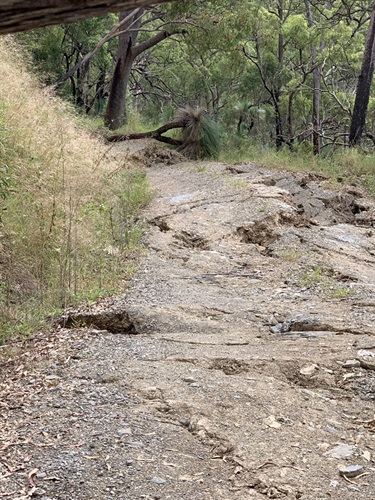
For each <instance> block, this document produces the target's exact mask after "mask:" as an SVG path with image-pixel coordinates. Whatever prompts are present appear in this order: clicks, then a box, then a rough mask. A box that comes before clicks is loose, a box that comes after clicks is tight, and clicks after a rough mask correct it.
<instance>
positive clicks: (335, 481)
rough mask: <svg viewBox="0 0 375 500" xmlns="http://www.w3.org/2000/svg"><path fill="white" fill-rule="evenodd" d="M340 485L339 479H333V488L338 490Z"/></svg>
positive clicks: (331, 484) (331, 483)
mask: <svg viewBox="0 0 375 500" xmlns="http://www.w3.org/2000/svg"><path fill="white" fill-rule="evenodd" d="M339 484H340V483H339V482H338V481H337V479H333V480H332V481H331V482H330V483H329V485H330V486H331V488H337V486H338V485H339Z"/></svg>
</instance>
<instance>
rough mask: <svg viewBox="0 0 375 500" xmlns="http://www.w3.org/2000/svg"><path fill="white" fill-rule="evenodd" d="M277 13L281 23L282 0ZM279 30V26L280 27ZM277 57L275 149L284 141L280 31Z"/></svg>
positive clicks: (274, 100)
mask: <svg viewBox="0 0 375 500" xmlns="http://www.w3.org/2000/svg"><path fill="white" fill-rule="evenodd" d="M277 13H278V17H279V19H280V23H281V24H282V22H283V19H284V0H278V4H277ZM280 30H281V28H280ZM277 52H278V54H277V57H278V63H279V64H278V75H277V76H278V78H276V81H275V83H274V85H275V87H274V90H273V102H274V110H275V129H276V149H277V150H279V149H280V148H281V146H282V145H283V142H284V134H283V121H282V116H281V110H280V95H281V85H282V82H281V80H282V71H283V64H284V37H283V34H282V32H281V31H280V33H279V36H278V48H277Z"/></svg>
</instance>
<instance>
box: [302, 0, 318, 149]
mask: <svg viewBox="0 0 375 500" xmlns="http://www.w3.org/2000/svg"><path fill="white" fill-rule="evenodd" d="M305 7H306V17H307V24H308V26H309V28H312V27H313V25H314V21H313V17H312V14H311V7H310V2H309V0H305ZM311 64H312V67H313V98H312V123H313V141H312V142H313V153H314V155H320V137H319V136H320V83H321V71H320V66H319V65H318V64H317V57H316V47H315V46H314V45H313V46H312V47H311Z"/></svg>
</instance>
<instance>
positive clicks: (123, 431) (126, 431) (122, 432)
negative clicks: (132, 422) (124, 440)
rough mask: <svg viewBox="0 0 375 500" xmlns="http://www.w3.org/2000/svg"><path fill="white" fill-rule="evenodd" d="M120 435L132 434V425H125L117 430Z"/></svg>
mask: <svg viewBox="0 0 375 500" xmlns="http://www.w3.org/2000/svg"><path fill="white" fill-rule="evenodd" d="M117 434H118V435H119V436H130V435H131V434H132V430H131V428H130V427H123V428H122V429H119V430H118V431H117Z"/></svg>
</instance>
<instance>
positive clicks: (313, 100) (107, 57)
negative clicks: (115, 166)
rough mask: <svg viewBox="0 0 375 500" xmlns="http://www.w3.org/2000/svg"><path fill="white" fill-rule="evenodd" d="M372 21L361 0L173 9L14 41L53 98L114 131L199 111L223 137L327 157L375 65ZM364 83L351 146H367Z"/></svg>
mask: <svg viewBox="0 0 375 500" xmlns="http://www.w3.org/2000/svg"><path fill="white" fill-rule="evenodd" d="M133 14H134V15H133ZM121 16H122V17H121ZM126 16H130V17H129V19H128V21H126V23H125V24H124V23H121V19H123V20H124V19H125V18H126ZM132 16H133V17H132ZM372 17H373V4H370V3H369V2H366V1H363V0H352V1H350V2H347V1H346V0H345V1H343V0H329V1H324V2H323V1H318V2H310V0H270V1H269V2H264V0H241V1H239V0H217V1H215V2H211V1H203V0H202V1H192V0H183V1H181V0H180V1H176V2H171V3H164V4H161V5H154V6H152V7H146V8H141V9H138V10H137V11H136V10H132V9H127V10H126V11H124V13H123V14H121V15H120V17H119V18H118V16H117V15H115V14H106V15H105V16H102V17H96V18H92V19H89V20H83V21H80V22H78V23H73V24H70V25H57V26H50V27H47V28H44V29H42V30H34V31H30V32H27V33H25V34H21V35H18V37H19V38H20V39H21V41H22V42H23V43H24V45H25V46H26V47H27V48H28V49H29V50H30V51H31V53H32V56H33V59H34V62H35V64H36V67H37V70H38V71H39V72H40V73H41V74H42V75H43V78H44V79H45V81H46V83H48V84H50V85H53V84H56V82H59V81H60V83H61V81H64V82H65V83H63V84H62V85H61V86H60V83H59V86H60V88H59V93H61V95H63V96H64V97H65V98H67V99H70V100H71V101H72V102H73V103H74V104H75V105H76V106H77V108H78V109H79V110H81V111H82V112H85V113H86V114H89V115H91V116H97V115H104V114H105V113H106V124H107V125H111V128H117V127H118V126H121V124H122V123H123V121H124V120H123V118H124V119H125V118H126V116H129V113H130V114H131V113H138V114H139V115H140V116H141V117H142V120H143V121H149V122H152V123H153V124H156V125H158V124H159V125H160V124H162V123H165V121H168V120H170V119H171V118H172V117H173V116H174V113H175V112H176V110H177V109H178V108H179V107H183V106H186V105H188V106H193V107H195V106H199V107H202V108H203V109H205V110H206V112H207V113H208V114H209V115H210V116H211V117H212V118H214V119H215V120H216V121H217V122H219V123H220V124H221V125H222V129H223V130H225V131H226V133H227V134H228V135H231V136H233V135H237V136H240V137H245V138H247V139H248V140H249V141H258V142H260V143H263V144H271V145H274V146H275V147H276V148H277V149H281V148H284V147H286V148H289V149H290V150H291V151H295V150H298V149H300V148H305V149H307V150H313V151H314V153H316V154H325V152H327V151H329V150H332V148H337V147H349V146H352V145H354V143H353V141H349V132H350V128H351V124H353V120H354V118H356V119H357V118H358V112H357V111H356V108H355V106H354V101H355V96H356V94H357V96H358V95H362V94H363V89H362V87H359V86H358V82H359V78H361V75H363V68H368V67H369V63H368V62H366V61H373V60H374V58H375V48H374V43H373V38H371V37H370V38H369V36H370V35H369V32H371V30H372V29H373V28H372V26H373V25H374V23H373V21H372V22H371V23H370V19H371V18H372ZM125 20H126V19H125ZM366 40H367V44H366ZM365 47H366V50H365ZM366 57H367V59H365V58H366ZM76 67H77V68H76ZM361 68H362V69H361ZM369 72H370V73H371V78H370V79H369V75H368V74H366V78H362V79H364V80H365V83H366V84H367V90H368V99H367V106H366V108H365V109H364V108H363V106H362V107H361V108H360V111H359V113H360V114H362V115H361V119H362V121H363V125H362V126H361V127H362V128H361V133H360V134H359V136H358V134H357V136H356V137H359V138H358V140H356V144H357V143H359V142H360V138H361V137H364V138H365V139H366V140H368V141H369V142H368V147H370V146H371V147H372V145H373V141H374V139H373V137H374V135H375V131H374V120H375V99H374V93H373V89H372V85H371V83H372V72H373V66H371V65H370V71H369ZM120 74H121V75H122V78H120V80H118V78H119V76H120ZM64 78H65V80H64ZM117 80H118V81H117ZM116 81H117V83H118V85H117V87H115V86H114V85H115V83H116ZM120 91H121V92H120ZM106 109H107V112H106ZM111 110H112V111H111ZM361 110H362V111H361ZM116 113H117V114H116ZM353 113H354V116H353ZM115 115H116V117H115V118H114V116H115ZM112 125H113V126H112ZM365 144H366V143H365Z"/></svg>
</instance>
